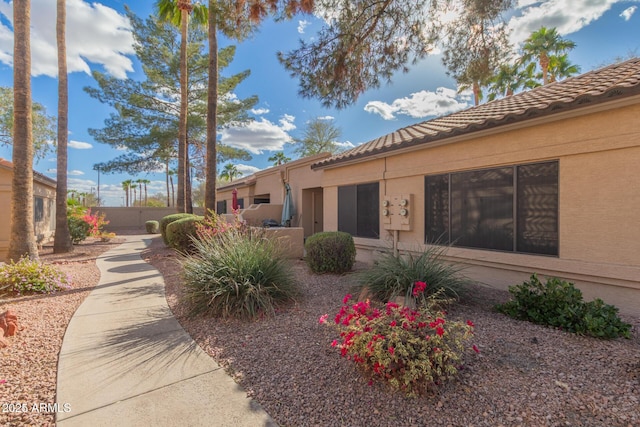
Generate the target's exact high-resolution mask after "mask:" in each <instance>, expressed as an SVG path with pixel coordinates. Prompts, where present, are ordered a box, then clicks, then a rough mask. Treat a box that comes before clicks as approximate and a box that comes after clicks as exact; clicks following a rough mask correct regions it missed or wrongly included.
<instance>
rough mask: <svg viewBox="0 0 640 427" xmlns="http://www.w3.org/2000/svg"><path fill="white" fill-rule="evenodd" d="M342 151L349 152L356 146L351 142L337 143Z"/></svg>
mask: <svg viewBox="0 0 640 427" xmlns="http://www.w3.org/2000/svg"><path fill="white" fill-rule="evenodd" d="M335 144H336V145H337V146H338V147H339V148H340V149H341V150H349V149H351V148H354V147H355V144H354V143H352V142H351V141H345V142H336V143H335Z"/></svg>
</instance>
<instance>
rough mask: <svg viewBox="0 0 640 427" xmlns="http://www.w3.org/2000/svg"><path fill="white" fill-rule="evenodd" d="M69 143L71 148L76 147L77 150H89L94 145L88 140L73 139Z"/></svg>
mask: <svg viewBox="0 0 640 427" xmlns="http://www.w3.org/2000/svg"><path fill="white" fill-rule="evenodd" d="M67 145H68V146H69V147H70V148H75V149H77V150H89V149H91V148H93V145H91V144H89V143H88V142H81V141H73V140H71V141H69V143H68V144H67Z"/></svg>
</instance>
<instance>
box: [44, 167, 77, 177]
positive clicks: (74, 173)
mask: <svg viewBox="0 0 640 427" xmlns="http://www.w3.org/2000/svg"><path fill="white" fill-rule="evenodd" d="M47 173H48V174H49V175H57V174H58V169H57V168H52V169H47ZM80 175H84V172H82V171H81V170H77V169H73V170H70V171H67V176H80Z"/></svg>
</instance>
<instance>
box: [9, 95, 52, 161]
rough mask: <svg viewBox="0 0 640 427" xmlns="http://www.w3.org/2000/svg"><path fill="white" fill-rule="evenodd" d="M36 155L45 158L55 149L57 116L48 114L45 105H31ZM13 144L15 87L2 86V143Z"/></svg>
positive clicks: (34, 103) (35, 103)
mask: <svg viewBox="0 0 640 427" xmlns="http://www.w3.org/2000/svg"><path fill="white" fill-rule="evenodd" d="M31 123H32V126H33V150H34V157H35V158H37V159H43V158H44V157H45V156H46V155H48V154H49V153H51V152H52V151H54V149H55V142H56V118H55V117H53V116H49V115H48V114H47V109H46V108H45V107H44V105H42V104H40V103H37V102H33V103H32V105H31ZM12 144H13V89H12V88H10V87H0V145H7V146H9V145H12Z"/></svg>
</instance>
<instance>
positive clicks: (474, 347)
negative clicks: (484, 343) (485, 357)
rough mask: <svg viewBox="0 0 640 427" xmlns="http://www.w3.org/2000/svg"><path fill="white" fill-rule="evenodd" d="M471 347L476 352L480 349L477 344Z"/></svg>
mask: <svg viewBox="0 0 640 427" xmlns="http://www.w3.org/2000/svg"><path fill="white" fill-rule="evenodd" d="M472 348H473V351H475V352H476V353H480V349H479V348H478V346H477V345H475V344H474V345H473V347H472Z"/></svg>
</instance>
